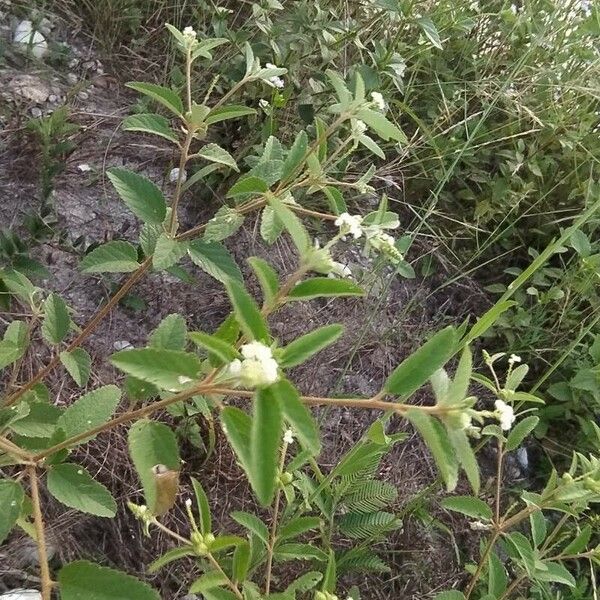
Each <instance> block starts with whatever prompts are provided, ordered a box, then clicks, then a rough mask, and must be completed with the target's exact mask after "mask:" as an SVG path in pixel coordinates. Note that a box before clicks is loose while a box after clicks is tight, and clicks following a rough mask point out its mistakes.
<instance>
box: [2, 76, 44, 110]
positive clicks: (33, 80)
mask: <svg viewBox="0 0 600 600" xmlns="http://www.w3.org/2000/svg"><path fill="white" fill-rule="evenodd" d="M9 86H10V88H9V89H10V90H12V91H13V92H14V93H16V94H18V95H19V96H21V97H22V98H25V100H29V101H31V102H35V103H36V104H43V103H44V102H46V100H47V99H48V96H49V95H50V88H49V87H48V84H47V83H45V82H44V81H42V80H41V79H40V78H39V77H34V76H33V75H25V74H23V75H17V76H16V77H13V79H12V81H11V82H10V84H9Z"/></svg>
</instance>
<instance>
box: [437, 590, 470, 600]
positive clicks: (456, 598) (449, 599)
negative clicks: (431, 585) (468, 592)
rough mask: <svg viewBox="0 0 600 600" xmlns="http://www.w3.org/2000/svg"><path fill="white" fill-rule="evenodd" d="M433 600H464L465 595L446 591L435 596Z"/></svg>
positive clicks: (455, 591)
mask: <svg viewBox="0 0 600 600" xmlns="http://www.w3.org/2000/svg"><path fill="white" fill-rule="evenodd" d="M434 600H465V595H464V594H463V593H462V592H459V591H457V590H448V591H447V592H442V593H441V594H437V595H436V597H435V598H434Z"/></svg>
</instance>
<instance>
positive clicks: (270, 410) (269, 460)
mask: <svg viewBox="0 0 600 600" xmlns="http://www.w3.org/2000/svg"><path fill="white" fill-rule="evenodd" d="M282 424H283V419H282V414H281V406H280V401H279V397H278V394H277V393H276V392H275V391H274V390H273V389H272V387H268V388H264V389H260V390H258V391H257V392H256V396H255V398H254V412H253V416H252V427H251V430H250V460H251V462H250V470H249V472H248V479H249V481H250V484H251V485H252V488H253V490H254V493H255V494H256V497H257V498H258V501H259V502H260V503H261V504H262V505H263V506H268V505H269V504H271V501H272V500H273V495H274V494H275V487H276V486H277V473H278V469H279V454H280V452H279V449H280V446H281V439H282Z"/></svg>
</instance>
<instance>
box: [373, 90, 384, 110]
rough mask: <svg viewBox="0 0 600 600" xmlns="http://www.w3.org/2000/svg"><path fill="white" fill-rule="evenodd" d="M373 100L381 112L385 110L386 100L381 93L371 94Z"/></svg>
mask: <svg viewBox="0 0 600 600" xmlns="http://www.w3.org/2000/svg"><path fill="white" fill-rule="evenodd" d="M371 100H373V103H374V104H375V106H376V107H377V108H378V109H379V110H385V100H384V99H383V96H382V95H381V94H380V93H379V92H371Z"/></svg>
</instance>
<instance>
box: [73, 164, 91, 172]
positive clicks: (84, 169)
mask: <svg viewBox="0 0 600 600" xmlns="http://www.w3.org/2000/svg"><path fill="white" fill-rule="evenodd" d="M77 170H78V171H79V172H80V173H89V172H90V171H91V170H92V167H90V165H88V164H87V163H81V164H80V165H77Z"/></svg>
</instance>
